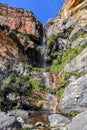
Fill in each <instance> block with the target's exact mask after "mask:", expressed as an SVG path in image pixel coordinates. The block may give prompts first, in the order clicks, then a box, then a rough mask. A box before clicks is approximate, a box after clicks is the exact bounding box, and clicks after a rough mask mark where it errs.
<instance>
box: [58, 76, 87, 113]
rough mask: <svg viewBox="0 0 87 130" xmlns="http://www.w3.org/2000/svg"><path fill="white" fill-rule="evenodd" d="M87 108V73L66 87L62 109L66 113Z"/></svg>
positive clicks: (62, 99) (61, 103) (61, 102)
mask: <svg viewBox="0 0 87 130" xmlns="http://www.w3.org/2000/svg"><path fill="white" fill-rule="evenodd" d="M86 109H87V74H85V75H83V76H82V77H80V78H79V79H77V80H75V81H73V82H71V83H70V84H69V85H68V87H67V88H66V89H65V91H64V93H63V95H62V97H61V101H60V111H61V112H62V113H64V114H66V113H70V112H72V111H76V112H83V111H85V110H86Z"/></svg>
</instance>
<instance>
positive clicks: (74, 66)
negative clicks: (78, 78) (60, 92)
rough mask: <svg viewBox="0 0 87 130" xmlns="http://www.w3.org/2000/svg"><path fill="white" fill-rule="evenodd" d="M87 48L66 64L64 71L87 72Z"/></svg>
mask: <svg viewBox="0 0 87 130" xmlns="http://www.w3.org/2000/svg"><path fill="white" fill-rule="evenodd" d="M86 59H87V48H85V49H84V50H83V51H82V52H81V53H80V55H78V56H77V57H75V58H74V59H73V60H71V61H70V62H69V63H68V64H67V65H65V67H64V69H63V71H64V72H72V71H77V72H87V60H86Z"/></svg>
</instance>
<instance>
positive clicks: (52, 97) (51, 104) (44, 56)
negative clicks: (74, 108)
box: [41, 29, 57, 113]
mask: <svg viewBox="0 0 87 130" xmlns="http://www.w3.org/2000/svg"><path fill="white" fill-rule="evenodd" d="M46 48H47V45H46V37H45V32H44V29H43V42H42V46H41V55H42V59H41V60H42V61H41V63H42V64H41V67H42V68H43V76H44V84H45V86H46V87H47V88H49V89H52V85H53V84H54V82H55V80H54V82H53V83H52V85H51V84H50V73H49V72H47V71H46V65H47V64H46V61H47V51H46ZM49 89H48V90H49ZM47 93H48V94H47V100H48V102H49V105H48V106H47V104H45V105H44V106H45V107H49V110H52V111H53V112H54V113H55V112H56V107H57V97H56V96H55V95H54V94H51V93H50V92H49V91H47Z"/></svg>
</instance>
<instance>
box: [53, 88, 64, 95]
mask: <svg viewBox="0 0 87 130" xmlns="http://www.w3.org/2000/svg"><path fill="white" fill-rule="evenodd" d="M64 90H65V88H59V89H55V90H54V92H55V94H56V95H57V96H58V97H61V96H62V94H63V92H64Z"/></svg>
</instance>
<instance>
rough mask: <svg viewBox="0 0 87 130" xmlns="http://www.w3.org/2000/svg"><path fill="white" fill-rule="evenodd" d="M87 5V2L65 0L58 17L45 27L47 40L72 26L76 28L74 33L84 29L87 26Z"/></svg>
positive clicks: (84, 0) (49, 21)
mask: <svg viewBox="0 0 87 130" xmlns="http://www.w3.org/2000/svg"><path fill="white" fill-rule="evenodd" d="M86 5H87V1H86V0H83V1H82V0H65V2H64V4H63V7H62V8H61V10H60V11H59V13H58V15H57V16H56V17H55V18H53V19H50V20H48V22H47V23H46V24H45V25H44V30H45V35H46V38H49V37H50V36H51V35H52V34H57V33H59V32H63V31H64V30H65V29H67V28H69V27H70V26H73V27H74V28H73V32H72V33H75V32H77V31H78V30H79V29H80V28H81V27H82V28H84V27H85V26H86V25H87V9H86Z"/></svg>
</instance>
